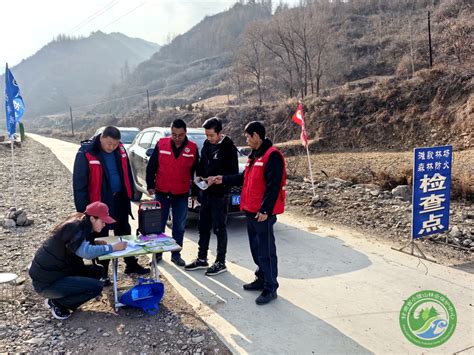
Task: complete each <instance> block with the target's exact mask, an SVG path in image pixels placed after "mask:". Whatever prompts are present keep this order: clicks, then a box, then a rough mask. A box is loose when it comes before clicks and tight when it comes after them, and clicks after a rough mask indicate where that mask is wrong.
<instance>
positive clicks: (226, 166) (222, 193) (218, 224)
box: [185, 117, 239, 276]
mask: <svg viewBox="0 0 474 355" xmlns="http://www.w3.org/2000/svg"><path fill="white" fill-rule="evenodd" d="M202 126H203V127H204V129H205V131H206V137H207V139H206V140H205V141H204V145H203V147H202V149H201V159H200V161H199V165H198V168H197V172H196V173H197V175H198V176H200V177H201V178H204V179H206V178H207V177H209V176H216V175H234V174H238V173H239V160H238V154H237V147H236V146H235V145H234V143H233V142H232V139H230V138H229V137H227V136H224V135H223V134H222V122H221V120H220V119H219V118H217V117H212V118H209V119H208V120H206V122H204V124H203V125H202ZM229 193H230V186H226V185H222V184H221V185H211V186H209V187H208V188H207V189H206V190H203V191H201V194H200V198H201V201H200V202H201V208H200V210H199V252H198V256H197V258H196V259H195V260H194V261H193V262H192V263H190V264H188V265H186V266H185V269H186V270H197V269H207V271H206V275H207V276H213V275H217V274H220V273H222V272H225V271H227V268H226V266H225V254H226V252H227V227H226V224H227V211H228V209H229ZM211 229H213V231H214V234H215V235H216V236H217V257H216V261H215V263H214V264H213V265H212V266H211V267H209V264H208V262H207V251H208V249H209V241H210V239H211Z"/></svg>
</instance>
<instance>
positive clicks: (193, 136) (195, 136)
mask: <svg viewBox="0 0 474 355" xmlns="http://www.w3.org/2000/svg"><path fill="white" fill-rule="evenodd" d="M187 136H188V139H189V140H192V141H193V142H194V143H196V144H197V146H198V148H199V151H201V149H202V146H203V144H204V141H205V140H206V135H205V134H199V133H188V134H187Z"/></svg>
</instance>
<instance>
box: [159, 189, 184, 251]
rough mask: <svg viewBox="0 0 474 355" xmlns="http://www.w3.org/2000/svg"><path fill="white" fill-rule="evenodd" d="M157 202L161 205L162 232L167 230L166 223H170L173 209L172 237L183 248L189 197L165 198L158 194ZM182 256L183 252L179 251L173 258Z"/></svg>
mask: <svg viewBox="0 0 474 355" xmlns="http://www.w3.org/2000/svg"><path fill="white" fill-rule="evenodd" d="M155 200H157V201H159V202H160V204H161V230H162V231H164V230H165V229H166V222H167V221H168V216H169V214H170V209H171V213H172V216H173V227H172V236H173V239H174V240H176V243H178V245H179V246H181V247H182V246H183V239H184V230H185V228H186V218H187V217H188V197H187V196H184V197H183V196H181V197H175V196H163V195H158V194H157V195H155ZM180 256H181V252H179V251H174V252H173V253H172V254H171V257H172V258H179V257H180Z"/></svg>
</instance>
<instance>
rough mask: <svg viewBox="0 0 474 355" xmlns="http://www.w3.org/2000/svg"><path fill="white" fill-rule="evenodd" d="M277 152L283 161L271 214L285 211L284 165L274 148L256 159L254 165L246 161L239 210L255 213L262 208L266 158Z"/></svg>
mask: <svg viewBox="0 0 474 355" xmlns="http://www.w3.org/2000/svg"><path fill="white" fill-rule="evenodd" d="M273 152H278V154H280V156H281V158H282V159H283V177H282V180H281V187H280V193H279V194H278V198H277V200H276V203H275V206H274V207H273V211H272V213H273V214H280V213H283V211H284V210H285V197H286V191H285V185H286V163H285V157H284V156H283V154H282V153H281V152H280V151H279V150H278V149H276V148H274V147H270V148H269V149H268V150H267V151H266V152H265V154H264V155H263V156H262V157H260V158H256V159H255V161H254V163H253V164H252V165H250V159H249V160H248V161H247V166H246V168H245V171H244V185H243V187H242V194H241V196H240V209H241V210H242V211H247V212H252V213H257V212H258V211H259V210H260V208H261V207H262V202H263V195H264V193H265V189H266V184H265V174H264V171H265V167H266V165H267V162H268V157H269V156H270V154H271V153H273Z"/></svg>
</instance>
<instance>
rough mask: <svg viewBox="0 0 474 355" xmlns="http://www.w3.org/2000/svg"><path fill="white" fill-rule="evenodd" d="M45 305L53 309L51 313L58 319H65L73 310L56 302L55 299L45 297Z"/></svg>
mask: <svg viewBox="0 0 474 355" xmlns="http://www.w3.org/2000/svg"><path fill="white" fill-rule="evenodd" d="M44 305H45V306H46V307H47V308H49V309H50V310H51V314H52V315H53V317H54V318H56V319H59V320H64V319H68V318H69V317H70V316H71V311H70V310H69V309H67V308H64V307H62V306H60V305H58V304H56V303H55V302H54V301H53V300H50V299H45V300H44Z"/></svg>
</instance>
